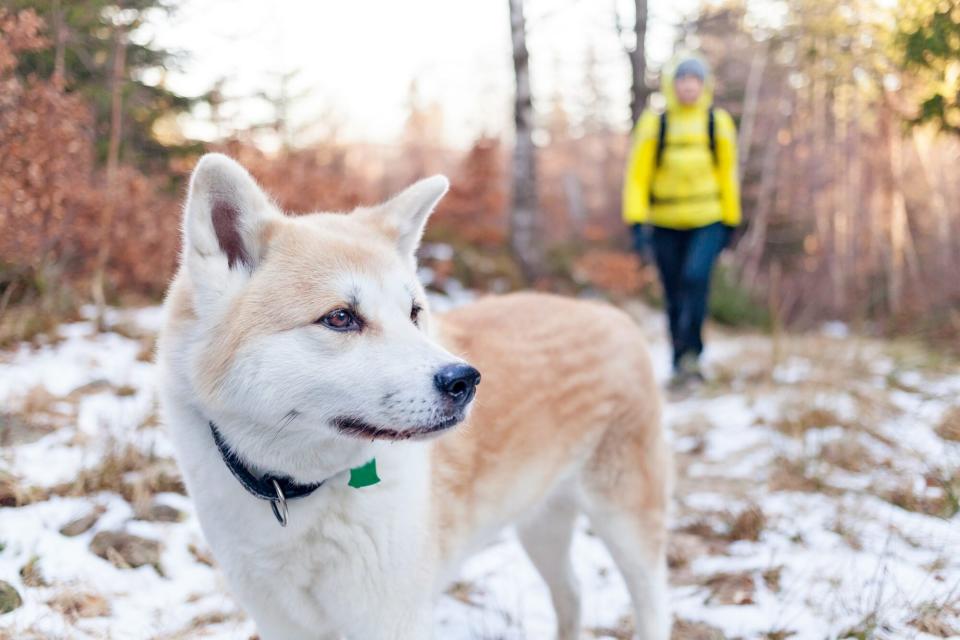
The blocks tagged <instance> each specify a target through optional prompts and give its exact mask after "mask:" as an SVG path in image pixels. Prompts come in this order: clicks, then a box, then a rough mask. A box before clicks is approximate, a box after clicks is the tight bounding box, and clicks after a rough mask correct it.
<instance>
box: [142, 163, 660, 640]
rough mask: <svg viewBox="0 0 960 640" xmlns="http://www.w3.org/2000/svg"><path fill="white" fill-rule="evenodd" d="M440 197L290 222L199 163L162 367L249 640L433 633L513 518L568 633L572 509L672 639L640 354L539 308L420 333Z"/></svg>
mask: <svg viewBox="0 0 960 640" xmlns="http://www.w3.org/2000/svg"><path fill="white" fill-rule="evenodd" d="M446 190H447V180H446V179H445V178H443V177H440V176H437V177H433V178H428V179H426V180H423V181H421V182H418V183H416V184H414V185H413V186H412V187H410V188H408V189H407V190H405V191H403V192H402V193H401V194H400V195H398V196H396V197H395V198H393V199H392V200H390V201H389V202H387V203H385V204H382V205H380V206H376V207H370V208H362V209H358V210H357V211H355V212H353V213H352V214H350V215H336V214H312V215H305V216H298V217H287V216H285V215H283V214H282V213H281V212H280V211H279V210H278V209H277V208H276V207H275V206H274V205H273V204H271V202H270V200H269V199H268V198H267V197H266V196H265V195H264V193H263V192H262V191H261V190H260V189H259V187H258V186H257V185H256V183H255V182H254V181H253V179H252V178H251V177H250V175H249V174H248V173H247V172H246V171H245V170H244V169H243V168H242V167H241V166H240V165H238V164H237V163H236V162H234V161H233V160H231V159H229V158H227V157H225V156H222V155H217V154H211V155H207V156H205V157H204V158H203V159H201V161H200V163H199V164H198V165H197V168H196V170H195V171H194V174H193V177H192V179H191V184H190V194H189V197H188V201H187V204H186V208H185V216H184V223H183V234H184V246H183V257H182V264H181V267H180V270H179V273H178V274H177V276H176V279H175V280H174V282H173V284H172V286H171V288H170V291H169V294H168V297H167V301H166V308H165V312H166V320H165V325H164V328H163V332H162V336H161V340H160V345H159V365H160V372H161V401H162V406H163V411H164V417H165V421H166V424H167V425H168V428H169V430H170V433H171V434H172V436H173V440H174V442H175V446H176V450H177V456H178V459H179V463H180V466H181V469H182V471H183V473H184V476H185V478H186V484H187V488H188V489H189V492H190V494H191V495H192V497H193V499H194V500H195V502H196V506H197V513H198V515H199V518H200V523H201V525H202V527H203V530H204V533H205V534H206V536H207V539H208V540H209V543H210V546H211V548H212V549H213V553H214V555H215V557H216V559H217V561H218V563H219V565H220V567H221V568H222V569H223V572H224V573H225V574H226V576H227V579H228V581H229V583H230V585H231V587H232V589H233V591H234V593H235V595H236V596H237V597H238V599H239V600H240V602H241V603H242V605H243V606H244V607H245V608H246V610H247V611H248V612H249V613H250V614H251V615H252V616H253V618H254V619H255V621H256V624H257V627H258V629H259V631H260V635H261V637H262V638H264V640H295V639H299V638H343V637H346V638H351V639H355V640H373V639H385V640H402V639H412V638H428V637H430V636H431V624H432V609H433V603H434V601H435V599H436V598H437V596H438V594H440V593H441V592H442V590H443V589H444V587H445V585H447V584H448V582H449V581H451V580H452V579H453V578H455V576H456V571H457V567H458V565H459V563H460V562H461V561H462V560H463V559H464V558H465V557H467V556H468V555H469V554H470V553H471V552H473V551H475V550H476V549H477V548H478V547H480V546H482V545H484V544H485V543H487V542H488V541H489V540H490V539H491V537H492V536H494V535H496V534H497V532H498V531H500V530H501V529H502V528H503V527H505V526H507V525H510V524H516V525H517V530H518V532H519V537H520V540H521V542H522V543H523V545H524V547H525V548H526V550H527V552H528V553H529V555H530V558H531V559H532V560H533V563H534V565H536V567H537V568H538V570H539V571H540V573H541V574H542V576H543V578H544V580H545V581H546V583H547V585H548V586H549V588H550V594H551V596H552V599H553V603H554V606H555V609H556V613H557V621H558V636H559V637H560V638H564V639H572V638H576V637H578V633H579V626H580V611H579V596H578V590H577V584H576V581H575V577H574V575H573V572H572V569H571V563H570V558H569V557H568V556H569V551H570V543H571V538H572V536H573V532H574V521H575V519H576V517H577V514H578V513H585V514H586V515H587V516H588V517H589V519H590V521H591V523H592V526H593V528H594V530H595V531H596V532H597V534H598V535H599V536H600V537H601V538H602V539H603V541H604V542H605V544H606V545H607V547H608V548H609V549H610V552H611V554H612V555H613V558H614V560H615V561H616V563H617V566H618V567H619V569H620V571H621V573H622V574H623V577H624V578H625V580H626V584H627V586H628V588H629V590H630V595H631V597H632V600H633V604H634V611H635V616H636V629H637V636H638V637H639V638H643V639H645V640H646V639H655V640H665V639H666V638H667V637H668V635H669V629H670V615H669V611H668V604H667V600H668V598H667V583H666V564H665V560H664V555H665V553H664V547H665V535H666V531H665V519H666V510H667V503H668V493H669V485H670V469H671V465H670V457H669V454H668V451H667V448H666V446H665V444H664V438H663V434H662V431H661V427H660V401H659V396H658V391H657V389H656V386H655V383H654V380H653V374H652V370H651V366H650V362H649V358H648V355H647V351H646V347H645V344H644V339H643V337H642V335H641V334H640V332H639V330H638V329H637V328H636V327H635V326H634V324H633V323H632V322H631V320H630V319H629V318H628V317H627V316H626V315H624V314H623V313H621V312H620V311H617V310H615V309H613V308H611V307H608V306H605V305H602V304H596V303H587V302H578V301H573V300H568V299H564V298H559V297H554V296H548V295H540V294H515V295H509V296H504V297H491V298H487V299H484V300H481V301H480V302H477V303H475V304H472V305H469V306H466V307H463V308H460V309H457V310H455V311H453V312H452V313H449V314H447V315H445V316H443V317H442V318H437V319H431V317H430V316H429V313H428V310H427V299H426V297H425V295H424V290H423V287H422V286H421V285H420V284H419V283H418V281H417V277H416V272H415V258H414V254H415V251H416V249H417V246H418V244H419V242H420V236H421V233H422V231H423V227H424V224H425V222H426V220H427V217H428V216H429V215H430V212H431V211H432V209H433V208H434V206H435V205H436V203H437V201H438V200H439V199H440V198H441V197H442V196H443V194H444V193H445V192H446ZM467 362H469V364H467ZM474 367H476V369H474ZM478 370H479V372H482V375H483V383H482V385H480V388H479V394H478V395H477V397H476V401H475V402H474V391H475V388H476V386H477V383H478V382H479V375H480V374H479V373H478ZM471 405H475V406H473V407H472V411H470V408H471ZM458 423H460V426H459V427H458V428H454V426H455V425H457V424H458ZM444 432H446V433H444ZM441 434H442V435H441ZM435 436H436V437H435ZM372 461H375V462H372ZM374 465H375V467H376V473H377V474H379V478H380V482H379V483H376V484H370V483H371V482H373V481H375V478H373V471H372V469H371V467H373V466H374ZM321 483H322V484H321ZM364 485H367V486H364ZM358 487H360V488H358ZM281 494H283V495H281Z"/></svg>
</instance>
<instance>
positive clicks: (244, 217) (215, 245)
mask: <svg viewBox="0 0 960 640" xmlns="http://www.w3.org/2000/svg"><path fill="white" fill-rule="evenodd" d="M281 215H282V214H280V213H279V212H278V211H277V210H276V208H275V207H274V206H273V205H272V204H271V203H270V200H269V198H267V195H266V194H265V193H264V192H263V191H262V190H261V189H260V187H259V186H257V183H256V182H255V181H254V179H253V177H252V176H251V175H250V174H249V173H247V171H246V169H244V168H243V167H241V166H240V165H239V164H238V163H237V162H235V161H234V160H232V159H230V158H228V157H227V156H225V155H223V154H220V153H208V154H207V155H205V156H203V157H202V158H200V162H198V163H197V166H196V168H195V169H194V170H193V175H192V176H191V178H190V193H189V194H188V196H187V204H186V207H185V211H184V218H183V243H184V250H183V259H184V262H185V264H186V266H187V269H188V270H189V271H190V276H191V281H192V282H193V283H194V287H195V290H197V293H199V294H201V295H203V294H204V292H203V291H201V289H203V288H212V291H211V292H210V293H213V294H217V293H223V292H224V291H225V290H226V289H227V288H228V287H229V286H230V285H231V284H232V283H238V282H241V281H246V279H247V278H248V277H249V276H250V274H251V273H252V272H253V270H254V269H256V267H257V265H258V264H259V263H260V260H261V259H262V258H263V253H264V250H265V244H266V243H265V230H266V225H267V223H268V222H269V221H270V220H274V219H277V218H279V217H281Z"/></svg>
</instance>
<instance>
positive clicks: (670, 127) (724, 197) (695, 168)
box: [623, 65, 740, 229]
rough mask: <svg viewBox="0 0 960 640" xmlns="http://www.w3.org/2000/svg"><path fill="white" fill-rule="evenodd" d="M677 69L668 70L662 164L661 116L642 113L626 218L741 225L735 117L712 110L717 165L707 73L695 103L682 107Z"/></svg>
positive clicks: (678, 224)
mask: <svg viewBox="0 0 960 640" xmlns="http://www.w3.org/2000/svg"><path fill="white" fill-rule="evenodd" d="M674 67H675V65H673V66H672V67H671V68H670V69H669V70H668V71H665V72H664V75H663V79H662V83H661V84H662V87H661V90H662V92H663V94H664V96H665V97H666V99H667V136H666V144H665V146H664V149H663V154H662V156H661V159H660V166H657V160H656V155H657V144H658V141H659V138H660V114H658V113H655V112H653V111H650V110H649V109H648V110H647V111H644V113H643V115H642V116H641V117H640V121H639V122H637V126H636V127H635V128H634V133H633V145H632V149H631V151H630V157H629V160H628V162H627V172H626V175H625V177H624V184H623V220H624V222H626V223H627V224H644V223H650V224H652V225H654V226H657V227H668V228H670V229H694V228H697V227H705V226H707V225H709V224H713V223H715V222H722V223H723V224H726V225H729V226H737V225H739V224H740V185H739V180H738V178H737V131H736V126H735V125H734V123H733V118H731V117H730V114H729V113H727V112H726V111H724V110H723V109H719V108H714V136H715V139H716V149H717V155H716V162H714V156H713V153H711V151H710V137H709V133H708V131H707V127H708V125H707V120H708V115H707V111H708V109H709V108H710V104H711V103H712V102H713V78H712V76H710V75H708V76H707V78H706V81H705V82H704V87H703V92H702V93H701V94H700V98H699V99H698V100H697V102H696V104H692V105H682V104H680V103H679V101H678V100H677V96H676V93H675V92H674V88H673V68H674Z"/></svg>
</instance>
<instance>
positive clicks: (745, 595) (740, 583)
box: [703, 571, 756, 605]
mask: <svg viewBox="0 0 960 640" xmlns="http://www.w3.org/2000/svg"><path fill="white" fill-rule="evenodd" d="M703 586H705V587H706V588H707V589H709V591H710V595H708V596H707V599H706V600H705V603H710V604H737V605H739V604H753V595H754V593H755V592H756V584H755V583H754V579H753V574H752V573H750V572H747V571H742V572H721V573H716V574H714V575H712V576H710V577H709V578H707V579H706V580H705V581H704V582H703Z"/></svg>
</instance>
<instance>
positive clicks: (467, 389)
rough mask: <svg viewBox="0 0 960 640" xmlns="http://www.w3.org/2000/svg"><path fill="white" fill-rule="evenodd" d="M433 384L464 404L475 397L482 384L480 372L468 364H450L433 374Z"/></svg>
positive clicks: (458, 402) (457, 401)
mask: <svg viewBox="0 0 960 640" xmlns="http://www.w3.org/2000/svg"><path fill="white" fill-rule="evenodd" d="M433 384H435V385H436V387H437V389H438V390H439V391H440V393H442V394H443V395H444V396H446V397H447V398H449V399H450V400H452V401H453V402H454V403H456V404H458V405H461V406H462V405H465V404H467V403H468V402H470V401H471V400H472V399H473V394H474V392H475V391H476V389H477V385H478V384H480V372H479V371H477V370H476V369H474V368H473V367H471V366H470V365H468V364H448V365H446V366H445V367H442V368H441V369H440V370H439V371H437V373H436V375H434V376H433Z"/></svg>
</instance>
